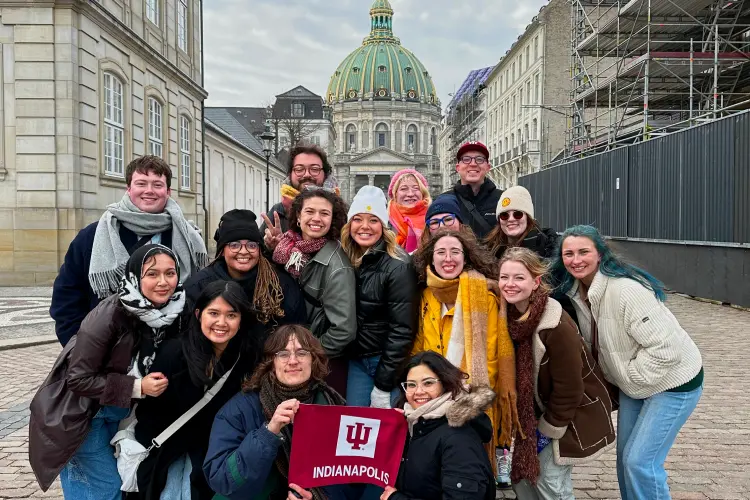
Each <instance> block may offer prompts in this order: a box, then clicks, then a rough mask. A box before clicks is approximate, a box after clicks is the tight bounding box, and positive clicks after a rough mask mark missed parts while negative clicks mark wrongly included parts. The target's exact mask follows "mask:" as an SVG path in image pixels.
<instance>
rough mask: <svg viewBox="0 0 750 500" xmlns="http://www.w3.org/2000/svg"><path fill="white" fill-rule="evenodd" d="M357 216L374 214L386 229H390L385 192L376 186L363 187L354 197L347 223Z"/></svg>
mask: <svg viewBox="0 0 750 500" xmlns="http://www.w3.org/2000/svg"><path fill="white" fill-rule="evenodd" d="M357 214H372V215H374V216H376V217H377V218H378V219H380V222H382V223H383V227H384V228H386V227H388V210H387V208H386V199H385V194H383V190H382V189H380V188H377V187H375V186H362V187H361V188H360V190H359V191H357V194H356V195H354V199H353V200H352V204H351V206H350V207H349V213H348V214H347V216H346V219H347V221H350V220H352V217H354V216H355V215H357Z"/></svg>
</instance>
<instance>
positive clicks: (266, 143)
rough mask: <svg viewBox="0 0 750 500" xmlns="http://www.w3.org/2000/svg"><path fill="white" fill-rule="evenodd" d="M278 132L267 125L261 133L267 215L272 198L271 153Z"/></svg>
mask: <svg viewBox="0 0 750 500" xmlns="http://www.w3.org/2000/svg"><path fill="white" fill-rule="evenodd" d="M275 139H276V134H274V133H273V132H272V131H271V127H270V126H269V125H266V130H264V131H263V133H262V134H260V140H262V141H263V154H264V155H266V215H268V210H269V206H268V202H269V200H270V199H271V153H272V152H273V141H274V140H275Z"/></svg>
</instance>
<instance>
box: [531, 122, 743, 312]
mask: <svg viewBox="0 0 750 500" xmlns="http://www.w3.org/2000/svg"><path fill="white" fill-rule="evenodd" d="M519 183H520V184H521V185H523V186H525V187H526V188H527V189H529V191H530V192H531V195H532V198H533V199H534V212H535V216H536V218H537V220H539V221H540V223H541V224H542V225H544V226H548V227H553V228H555V229H557V230H558V231H562V230H564V229H565V228H566V227H569V226H572V225H575V224H591V225H594V226H596V227H598V228H599V230H600V231H601V232H602V234H604V235H606V236H608V237H611V238H613V239H616V240H617V241H615V246H617V247H618V248H619V249H620V250H621V251H623V253H625V254H626V256H627V257H629V258H631V260H633V261H635V262H636V263H638V264H640V265H642V266H643V267H645V268H646V269H648V270H649V271H650V272H652V273H654V274H655V275H656V276H657V277H658V278H660V279H662V280H663V281H664V282H665V283H666V284H667V286H669V287H670V288H671V289H673V290H676V291H678V292H683V293H687V294H689V295H695V296H699V297H704V298H709V299H714V300H719V301H722V302H729V303H732V304H738V305H742V306H745V307H750V112H743V113H740V114H736V115H732V116H729V117H726V118H723V119H720V120H717V121H714V122H710V123H706V124H704V125H700V126H697V127H693V128H690V129H686V130H683V131H680V132H676V133H673V134H670V135H665V136H662V137H658V138H655V139H652V140H649V141H646V142H642V143H637V144H634V145H631V146H627V147H621V148H618V149H614V150H611V151H608V152H605V153H600V154H597V155H594V156H589V157H586V158H582V159H579V160H575V161H571V162H569V163H564V164H562V165H558V166H555V167H552V168H548V169H543V170H541V171H539V172H537V173H534V174H531V175H527V176H523V177H521V178H520V181H519Z"/></svg>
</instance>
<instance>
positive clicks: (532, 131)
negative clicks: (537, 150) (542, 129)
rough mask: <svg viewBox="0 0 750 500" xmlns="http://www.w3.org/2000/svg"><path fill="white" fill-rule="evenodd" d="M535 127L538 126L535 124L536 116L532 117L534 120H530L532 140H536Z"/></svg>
mask: <svg viewBox="0 0 750 500" xmlns="http://www.w3.org/2000/svg"><path fill="white" fill-rule="evenodd" d="M537 127H538V124H537V121H536V118H534V120H533V121H532V122H531V138H532V139H534V140H536V138H537V133H538V132H537Z"/></svg>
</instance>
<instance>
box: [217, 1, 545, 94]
mask: <svg viewBox="0 0 750 500" xmlns="http://www.w3.org/2000/svg"><path fill="white" fill-rule="evenodd" d="M390 2H391V5H392V7H393V10H394V17H393V31H394V33H395V35H396V36H397V37H398V38H400V39H401V44H402V45H404V46H405V47H406V48H407V49H409V50H411V51H412V52H413V53H414V54H415V55H416V56H417V57H418V58H419V59H420V60H421V61H422V64H424V65H425V67H426V68H427V70H428V71H429V72H430V74H431V75H432V78H433V82H434V83H435V86H436V88H437V90H438V95H439V97H440V100H441V101H442V106H443V108H445V106H446V105H447V104H448V102H449V101H450V96H449V95H448V94H449V93H452V92H454V91H455V90H456V89H458V87H459V86H460V85H461V83H462V82H463V80H464V79H465V78H466V76H467V75H468V73H469V71H471V70H472V69H477V68H483V67H487V66H493V65H495V64H497V62H498V61H499V59H500V58H501V57H502V56H503V55H504V54H505V52H506V51H507V50H508V49H509V48H510V46H511V45H512V44H513V42H514V41H515V40H516V39H517V38H518V35H520V34H521V33H523V30H524V29H525V27H526V25H527V24H528V23H529V22H530V21H531V19H532V18H533V17H534V16H535V15H536V14H537V13H538V12H539V9H540V8H541V7H542V5H545V4H546V3H547V1H546V0H390ZM371 4H372V0H208V1H204V44H205V53H204V58H205V69H206V82H205V85H206V90H208V93H209V96H208V101H207V103H206V104H207V105H208V106H266V105H269V104H272V103H273V101H274V100H275V96H276V95H278V94H281V93H283V92H286V91H287V90H291V89H293V88H294V87H296V86H297V85H303V86H305V87H306V88H308V89H309V90H311V91H312V92H314V93H316V94H318V95H320V96H322V97H324V96H325V92H326V89H327V88H328V82H329V80H330V78H331V75H332V74H333V72H334V71H336V68H337V66H338V65H339V63H341V61H342V60H343V59H344V58H345V57H346V56H347V55H348V54H349V53H350V52H352V51H353V50H355V49H356V48H358V47H359V46H360V45H361V44H362V39H363V38H364V37H365V36H367V35H368V34H369V31H370V17H369V10H370V5H371Z"/></svg>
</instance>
